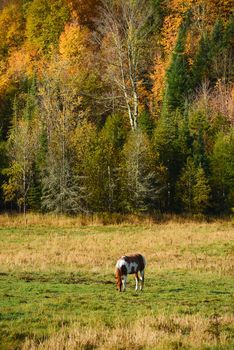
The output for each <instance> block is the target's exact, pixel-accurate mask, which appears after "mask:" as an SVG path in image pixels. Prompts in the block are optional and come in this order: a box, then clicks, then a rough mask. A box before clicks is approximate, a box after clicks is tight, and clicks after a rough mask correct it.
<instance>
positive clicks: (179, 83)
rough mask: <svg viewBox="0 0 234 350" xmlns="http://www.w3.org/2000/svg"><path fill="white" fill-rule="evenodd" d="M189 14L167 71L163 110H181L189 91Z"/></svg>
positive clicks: (179, 34) (183, 24) (181, 29)
mask: <svg viewBox="0 0 234 350" xmlns="http://www.w3.org/2000/svg"><path fill="white" fill-rule="evenodd" d="M189 20H190V19H189V14H187V16H186V18H185V20H184V22H183V23H182V25H181V27H180V30H179V33H178V39H177V42H176V46H175V49H174V52H173V53H172V59H171V64H170V66H169V68H168V70H167V73H166V84H165V93H164V99H163V112H164V113H167V112H171V111H175V110H176V109H177V108H178V109H180V110H181V111H182V110H183V108H184V104H185V100H186V97H187V95H188V91H189V65H188V59H187V57H186V53H185V43H186V35H187V30H188V25H189Z"/></svg>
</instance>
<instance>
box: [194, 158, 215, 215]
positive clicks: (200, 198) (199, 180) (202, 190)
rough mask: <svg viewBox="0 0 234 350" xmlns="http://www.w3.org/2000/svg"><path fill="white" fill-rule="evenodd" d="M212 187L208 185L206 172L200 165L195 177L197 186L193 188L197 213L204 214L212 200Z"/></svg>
mask: <svg viewBox="0 0 234 350" xmlns="http://www.w3.org/2000/svg"><path fill="white" fill-rule="evenodd" d="M210 191H211V189H210V186H209V184H208V181H207V178H206V175H205V171H204V169H203V168H202V166H201V165H200V166H199V167H198V169H197V173H196V176H195V184H194V187H193V203H194V212H195V213H204V212H205V211H206V210H207V208H208V206H209V200H210Z"/></svg>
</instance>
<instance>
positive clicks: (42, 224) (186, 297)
mask: <svg viewBox="0 0 234 350" xmlns="http://www.w3.org/2000/svg"><path fill="white" fill-rule="evenodd" d="M0 227H1V228H0V266H1V270H0V349H11V350H12V349H24V350H29V349H32V350H33V349H48V350H55V349H56V350H60V349H68V350H70V349H86V350H91V349H132V350H133V349H137V350H140V349H174V350H177V349H206V350H208V349H213V350H216V349H223V350H226V349H230V350H231V349H233V348H234V313H233V311H234V299H233V292H234V280H233V277H234V276H233V271H234V259H233V255H234V254H233V253H234V226H233V223H231V222H227V221H226V222H225V221H223V222H221V221H217V222H213V223H205V222H204V223H192V222H181V223H179V222H176V221H168V222H167V223H163V224H152V223H145V224H144V225H139V224H138V225H123V224H122V225H113V226H101V225H93V226H81V225H80V224H77V223H76V221H75V219H74V220H65V221H63V222H62V221H58V222H55V221H48V220H47V221H46V220H45V221H40V220H33V219H32V218H31V219H30V220H28V222H27V225H25V224H24V222H23V220H22V222H21V221H20V220H13V219H12V220H11V219H9V218H6V217H0ZM131 252H140V253H142V254H144V255H145V257H146V259H147V268H146V281H145V290H144V291H143V292H135V291H134V284H135V282H134V278H133V277H132V276H129V277H128V284H127V291H126V292H125V293H119V292H117V291H116V286H115V280H114V266H115V263H116V260H117V258H118V257H119V256H121V255H123V254H125V253H131Z"/></svg>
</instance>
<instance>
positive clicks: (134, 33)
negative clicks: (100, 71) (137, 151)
mask: <svg viewBox="0 0 234 350" xmlns="http://www.w3.org/2000/svg"><path fill="white" fill-rule="evenodd" d="M151 14H152V10H151V5H150V1H147V0H144V1H142V0H136V1H130V0H127V1H124V0H120V1H113V0H111V1H103V5H102V14H101V16H100V17H101V19H102V21H101V23H100V26H99V32H100V35H101V37H102V38H103V39H102V54H103V59H104V60H105V62H106V63H105V65H106V69H105V75H106V78H107V81H108V85H109V86H110V94H109V98H110V100H111V99H112V98H114V99H115V100H116V104H117V105H118V106H119V107H121V105H122V107H123V106H124V107H125V109H126V110H127V112H128V117H129V122H130V125H131V128H132V130H134V131H136V130H137V128H138V117H139V89H138V85H139V82H140V80H141V79H142V78H143V72H144V70H145V69H146V66H147V62H148V60H147V56H149V54H148V53H149V52H148V50H147V44H148V43H149V38H150V26H149V23H148V22H149V19H150V16H151ZM113 91H114V94H113ZM118 101H119V103H118Z"/></svg>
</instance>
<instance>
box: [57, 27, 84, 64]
mask: <svg viewBox="0 0 234 350" xmlns="http://www.w3.org/2000/svg"><path fill="white" fill-rule="evenodd" d="M89 39H90V33H89V30H88V29H87V28H84V27H82V28H81V27H80V26H79V25H75V24H67V25H66V26H65V29H64V32H63V33H62V34H61V36H60V40H59V52H60V54H61V56H62V58H63V59H73V58H74V59H76V60H77V59H78V60H82V59H84V58H85V56H87V43H88V42H89Z"/></svg>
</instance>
